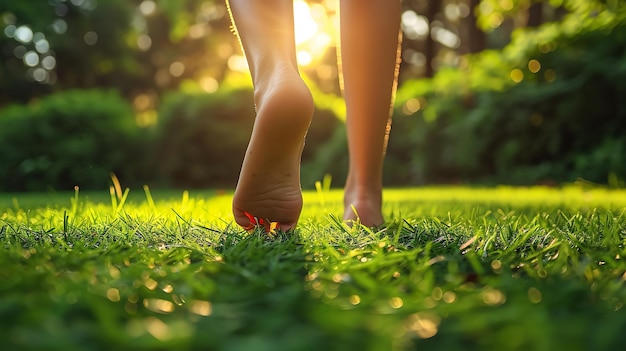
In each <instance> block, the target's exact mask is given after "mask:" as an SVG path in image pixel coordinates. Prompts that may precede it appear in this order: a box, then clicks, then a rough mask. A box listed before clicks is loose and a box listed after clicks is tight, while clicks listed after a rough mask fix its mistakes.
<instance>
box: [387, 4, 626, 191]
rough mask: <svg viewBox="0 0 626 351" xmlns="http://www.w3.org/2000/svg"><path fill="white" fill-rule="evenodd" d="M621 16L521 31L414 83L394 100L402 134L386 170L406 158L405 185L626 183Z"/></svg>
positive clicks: (625, 30) (625, 39) (624, 28)
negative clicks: (498, 47)
mask: <svg viewBox="0 0 626 351" xmlns="http://www.w3.org/2000/svg"><path fill="white" fill-rule="evenodd" d="M625 18H626V17H624V16H623V14H620V13H617V12H616V13H607V14H601V15H598V16H597V17H595V18H594V19H586V20H585V21H581V22H579V23H576V22H575V21H574V20H573V17H571V18H570V19H568V20H566V21H564V22H562V23H548V24H545V25H543V26H542V27H540V28H539V29H537V30H528V29H526V30H519V31H517V32H516V33H515V35H514V37H513V41H512V42H511V44H510V45H509V46H507V47H506V48H505V49H504V50H503V51H502V52H494V51H486V52H483V53H480V54H478V55H475V56H472V57H468V58H467V60H468V64H467V67H466V68H465V69H453V68H448V69H444V70H442V71H441V72H439V73H438V74H437V75H436V76H435V77H434V78H433V79H432V80H431V81H421V82H408V83H407V84H405V85H404V86H403V87H402V88H401V90H400V91H399V92H398V105H397V109H396V119H395V121H394V123H395V125H396V126H398V125H400V129H401V130H402V131H401V132H395V133H393V134H392V138H391V144H390V150H391V152H390V155H391V160H390V162H392V163H393V162H396V163H398V161H396V160H394V151H393V150H401V153H403V152H404V153H405V155H404V156H403V157H404V159H402V161H408V162H410V165H408V166H406V167H405V170H406V171H407V172H409V175H407V178H408V179H414V180H418V181H426V182H439V181H454V180H460V179H464V180H474V181H476V180H490V181H498V182H505V183H509V184H511V183H522V184H528V183H536V182H542V181H550V182H554V181H556V182H564V181H565V182H567V181H573V180H575V179H576V178H578V177H583V178H585V179H589V180H592V181H595V182H603V183H605V182H607V177H608V175H609V174H614V175H616V176H617V177H618V178H623V177H625V176H626V166H625V165H626V154H624V153H623V152H620V149H621V148H623V145H625V144H626V137H625V136H624V135H623V133H621V131H623V130H626V101H625V100H624V99H623V98H622V97H623V96H624V94H625V93H626V83H625V82H626V65H624V62H625V60H626V51H625V50H624V47H626V21H625V20H624V19H625ZM417 98H419V101H420V105H421V106H420V107H421V109H420V110H419V111H418V112H417V113H415V114H413V113H412V111H411V110H410V109H409V107H410V104H411V103H414V100H413V102H411V101H412V99H417ZM406 115H412V116H409V117H407V116H406ZM406 150H412V152H409V153H408V154H407V152H406ZM406 168H409V169H406Z"/></svg>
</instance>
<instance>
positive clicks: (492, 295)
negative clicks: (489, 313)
mask: <svg viewBox="0 0 626 351" xmlns="http://www.w3.org/2000/svg"><path fill="white" fill-rule="evenodd" d="M481 297H482V299H483V302H484V303H485V305H487V306H495V305H501V304H503V303H505V302H506V296H505V295H504V293H502V291H500V290H498V289H494V288H491V287H486V288H484V289H483V291H482V293H481Z"/></svg>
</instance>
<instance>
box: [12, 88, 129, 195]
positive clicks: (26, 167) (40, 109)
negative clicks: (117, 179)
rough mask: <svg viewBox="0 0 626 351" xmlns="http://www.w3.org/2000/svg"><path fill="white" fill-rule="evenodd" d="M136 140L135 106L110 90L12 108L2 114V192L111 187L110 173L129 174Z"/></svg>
mask: <svg viewBox="0 0 626 351" xmlns="http://www.w3.org/2000/svg"><path fill="white" fill-rule="evenodd" d="M137 137H138V130H137V128H136V126H135V123H134V116H133V112H132V110H131V108H130V106H129V105H128V103H126V102H125V101H124V100H123V99H121V98H120V97H119V95H117V94H116V93H113V92H110V91H107V92H105V91H97V90H93V91H67V92H63V93H57V94H54V95H50V96H48V97H46V98H43V99H41V100H39V101H36V102H33V103H31V104H30V105H24V106H23V105H13V106H10V107H8V108H6V109H4V110H2V111H0V174H1V177H0V179H1V181H0V190H2V191H23V190H46V189H57V190H61V189H65V190H67V189H72V188H73V187H74V186H80V187H81V188H85V189H103V188H106V187H107V184H108V182H109V175H110V173H111V172H115V173H117V174H118V175H119V176H121V177H122V178H126V175H129V173H130V172H129V171H128V170H126V169H125V166H127V165H132V164H133V163H135V162H136V159H135V158H134V157H135V156H136V153H137V152H139V151H138V150H139V145H140V142H141V140H139V139H137ZM134 143H136V144H134Z"/></svg>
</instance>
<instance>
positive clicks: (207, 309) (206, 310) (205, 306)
mask: <svg viewBox="0 0 626 351" xmlns="http://www.w3.org/2000/svg"><path fill="white" fill-rule="evenodd" d="M189 310H190V311H191V313H194V314H197V315H199V316H204V317H208V316H210V315H211V313H212V312H213V305H211V303H210V302H209V301H201V300H194V301H192V302H191V304H190V305H189Z"/></svg>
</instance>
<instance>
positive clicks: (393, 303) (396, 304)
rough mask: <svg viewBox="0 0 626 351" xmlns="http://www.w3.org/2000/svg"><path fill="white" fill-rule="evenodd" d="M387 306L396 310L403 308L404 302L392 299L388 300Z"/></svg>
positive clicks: (399, 299)
mask: <svg viewBox="0 0 626 351" xmlns="http://www.w3.org/2000/svg"><path fill="white" fill-rule="evenodd" d="M389 306H391V308H394V309H398V308H401V307H402V306H404V301H402V299H401V298H399V297H392V298H390V299H389Z"/></svg>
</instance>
